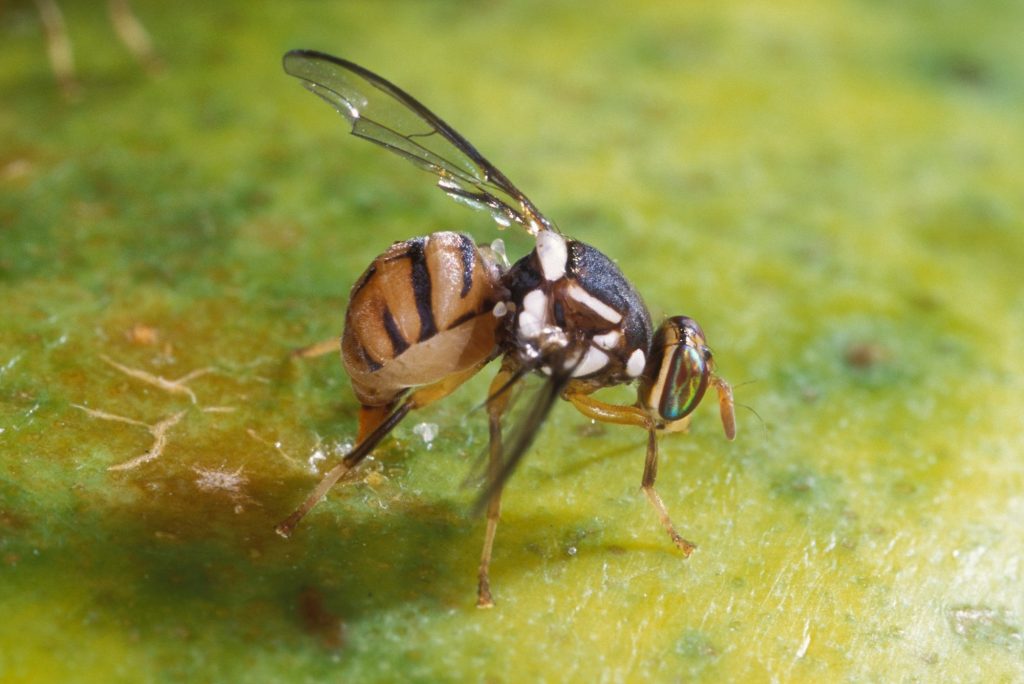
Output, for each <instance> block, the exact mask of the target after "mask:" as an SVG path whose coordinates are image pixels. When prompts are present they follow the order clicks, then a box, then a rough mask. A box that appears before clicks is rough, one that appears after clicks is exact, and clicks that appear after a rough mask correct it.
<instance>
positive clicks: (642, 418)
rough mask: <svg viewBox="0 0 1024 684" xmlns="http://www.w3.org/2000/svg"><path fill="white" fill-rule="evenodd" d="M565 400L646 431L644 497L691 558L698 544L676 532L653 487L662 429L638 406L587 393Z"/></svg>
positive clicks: (570, 395) (582, 409)
mask: <svg viewBox="0 0 1024 684" xmlns="http://www.w3.org/2000/svg"><path fill="white" fill-rule="evenodd" d="M565 398H566V399H568V400H569V401H570V402H572V405H573V406H575V407H576V409H577V410H578V411H579V412H580V413H582V414H583V415H585V416H586V417H588V418H593V419H594V420H599V421H601V422H604V423H615V424H617V425H635V426H637V427H642V428H644V429H645V430H647V460H646V461H645V462H644V477H643V480H642V481H641V484H640V487H641V489H643V490H644V494H646V495H647V500H648V501H650V502H651V505H652V506H654V510H655V511H656V512H657V513H658V518H659V519H660V520H661V524H662V526H663V527H664V528H665V531H666V532H668V536H669V537H670V538H671V539H672V543H673V544H675V545H676V547H677V548H678V549H679V550H680V551H682V552H683V555H684V556H687V557H689V555H690V554H691V553H693V550H694V549H695V548H697V546H696V544H694V543H693V542H690V541H687V540H686V539H684V538H683V537H682V536H680V534H679V533H678V532H676V528H675V525H673V524H672V519H671V518H670V517H669V515H668V510H667V509H666V508H665V502H664V501H662V500H661V496H660V495H659V494H658V490H656V489H655V488H654V481H655V480H656V479H657V477H658V434H657V432H658V427H659V426H658V425H656V424H655V423H654V421H653V420H652V419H651V418H650V417H649V416H648V415H647V413H646V412H644V411H643V410H642V409H640V408H638V407H636V406H619V405H616V404H609V403H607V402H604V401H601V400H599V399H595V398H593V397H592V396H590V395H588V394H580V393H573V392H567V393H566V395H565Z"/></svg>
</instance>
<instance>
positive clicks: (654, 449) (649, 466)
mask: <svg viewBox="0 0 1024 684" xmlns="http://www.w3.org/2000/svg"><path fill="white" fill-rule="evenodd" d="M657 477H658V436H657V433H656V432H655V431H654V429H651V430H649V431H648V432H647V460H646V461H645V462H644V479H643V481H642V482H641V484H640V487H641V488H642V489H643V490H644V494H646V495H647V500H648V501H650V502H651V505H652V506H654V510H655V511H657V513H658V518H659V519H660V520H661V524H662V527H664V528H665V531H666V532H668V536H669V538H670V539H672V543H673V544H675V545H676V547H677V548H678V549H679V550H680V551H682V552H683V555H684V556H686V557H687V558H689V556H690V554H691V553H693V550H694V549H696V548H697V545H696V544H694V543H693V542H691V541H687V540H686V539H683V537H682V536H680V534H679V533H678V532H676V528H675V525H673V524H672V519H671V518H670V517H669V515H668V509H666V508H665V502H664V501H662V500H661V496H660V495H659V494H658V490H656V489H655V488H654V480H655V479H657Z"/></svg>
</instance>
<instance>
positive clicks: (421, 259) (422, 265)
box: [407, 238, 437, 342]
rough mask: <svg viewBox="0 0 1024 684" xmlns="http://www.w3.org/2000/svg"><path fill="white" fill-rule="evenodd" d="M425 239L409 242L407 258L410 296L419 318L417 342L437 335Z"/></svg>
mask: <svg viewBox="0 0 1024 684" xmlns="http://www.w3.org/2000/svg"><path fill="white" fill-rule="evenodd" d="M426 242H427V239H426V238H416V239H415V240H410V241H409V251H408V253H407V256H408V257H409V259H410V261H411V265H412V294H413V298H414V299H415V300H416V313H417V314H419V317H420V337H419V339H418V340H417V342H422V341H424V340H427V339H430V338H431V337H433V336H434V335H436V334H437V323H436V322H435V321H434V310H433V308H432V306H431V290H432V287H431V284H430V269H429V268H427V258H426V255H425V254H424V247H425V245H426Z"/></svg>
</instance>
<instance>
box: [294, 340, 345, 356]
mask: <svg viewBox="0 0 1024 684" xmlns="http://www.w3.org/2000/svg"><path fill="white" fill-rule="evenodd" d="M340 352H341V342H340V341H339V340H338V338H337V337H332V338H331V339H329V340H323V341H322V342H314V343H313V344H311V345H309V346H306V347H302V348H300V349H296V350H294V351H292V356H294V357H296V358H300V359H315V358H316V357H318V356H324V355H325V354H338V353H340Z"/></svg>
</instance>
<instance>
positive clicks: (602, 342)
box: [594, 330, 622, 351]
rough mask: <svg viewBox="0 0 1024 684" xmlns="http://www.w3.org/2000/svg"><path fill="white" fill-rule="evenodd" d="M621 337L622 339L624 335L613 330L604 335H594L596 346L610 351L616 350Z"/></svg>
mask: <svg viewBox="0 0 1024 684" xmlns="http://www.w3.org/2000/svg"><path fill="white" fill-rule="evenodd" d="M620 337H622V334H621V333H620V332H619V331H618V330H612V331H611V332H606V333H605V334H603V335H594V344H596V345H597V346H598V347H600V348H601V349H604V350H606V351H608V350H611V349H614V348H615V346H616V345H617V344H618V343H619V338H620Z"/></svg>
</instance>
